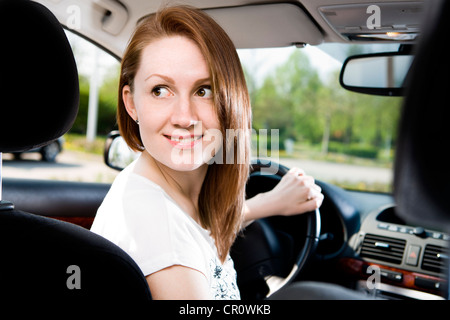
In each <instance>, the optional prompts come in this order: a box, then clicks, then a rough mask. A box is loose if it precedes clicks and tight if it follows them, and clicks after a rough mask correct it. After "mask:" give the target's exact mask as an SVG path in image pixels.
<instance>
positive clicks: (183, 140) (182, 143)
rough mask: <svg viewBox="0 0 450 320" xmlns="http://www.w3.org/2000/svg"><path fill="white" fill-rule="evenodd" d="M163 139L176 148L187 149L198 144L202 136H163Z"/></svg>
mask: <svg viewBox="0 0 450 320" xmlns="http://www.w3.org/2000/svg"><path fill="white" fill-rule="evenodd" d="M164 137H165V138H166V139H167V140H168V141H169V142H170V144H171V145H173V146H174V147H176V148H180V149H189V148H193V147H194V146H195V145H196V144H197V143H199V142H200V141H201V140H202V138H203V135H189V136H175V135H173V136H170V135H164Z"/></svg>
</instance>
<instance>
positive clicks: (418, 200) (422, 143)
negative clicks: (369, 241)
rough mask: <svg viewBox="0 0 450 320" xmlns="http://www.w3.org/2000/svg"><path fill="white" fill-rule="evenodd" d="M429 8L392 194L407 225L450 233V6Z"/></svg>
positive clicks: (407, 100)
mask: <svg viewBox="0 0 450 320" xmlns="http://www.w3.org/2000/svg"><path fill="white" fill-rule="evenodd" d="M427 5H429V8H428V15H426V20H425V21H424V22H423V23H422V25H423V26H425V27H426V30H424V32H422V34H421V37H422V39H421V40H420V42H419V44H418V48H417V51H416V56H415V59H414V62H413V65H412V67H411V68H412V69H411V71H410V74H409V79H408V80H409V81H408V82H407V92H406V96H405V100H404V104H403V113H402V120H401V123H400V127H399V138H398V146H397V154H396V161H395V172H394V194H395V199H396V202H397V205H398V211H399V212H398V213H399V215H400V216H402V217H403V218H404V219H406V220H407V221H411V222H417V223H420V224H421V225H428V226H439V227H440V228H445V229H447V230H450V201H449V197H450V166H449V164H450V161H449V150H450V149H447V148H448V147H449V145H450V104H449V102H448V98H449V90H450V59H449V53H448V43H447V42H448V41H447V40H448V39H449V35H450V24H449V23H448V17H450V1H445V0H444V1H439V2H438V1H427Z"/></svg>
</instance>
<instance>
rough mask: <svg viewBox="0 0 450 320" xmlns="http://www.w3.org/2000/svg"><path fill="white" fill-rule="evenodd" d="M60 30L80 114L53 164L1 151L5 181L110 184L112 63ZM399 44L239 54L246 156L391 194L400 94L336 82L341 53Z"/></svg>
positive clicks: (388, 48) (244, 51) (33, 156)
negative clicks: (355, 89)
mask: <svg viewBox="0 0 450 320" xmlns="http://www.w3.org/2000/svg"><path fill="white" fill-rule="evenodd" d="M67 34H68V37H69V40H70V41H71V44H72V48H73V50H74V53H75V57H76V60H77V65H78V68H79V77H80V110H79V114H78V118H77V120H76V122H75V124H74V126H73V128H72V129H71V130H70V131H69V133H68V134H66V135H65V136H64V137H63V146H62V150H61V152H60V154H59V155H58V156H57V158H56V161H55V162H44V161H41V158H40V156H39V154H38V153H35V154H33V153H26V154H21V155H20V157H19V156H17V155H5V157H4V158H5V164H4V176H5V177H8V176H9V177H22V178H37V179H56V180H75V181H84V182H106V183H110V182H112V181H113V180H114V178H115V176H116V175H117V171H115V170H113V169H110V168H108V167H107V166H106V165H105V164H104V162H103V148H104V144H105V139H106V135H107V134H108V133H109V132H110V131H112V130H115V129H117V126H116V119H115V112H116V105H117V102H116V101H117V85H118V76H119V69H120V64H119V62H118V61H117V60H116V59H114V58H113V57H111V56H109V55H108V54H107V53H105V52H104V51H102V50H101V49H99V48H97V47H95V46H93V45H92V44H90V43H89V42H87V41H85V40H84V39H82V38H80V37H78V36H76V35H74V34H72V33H70V32H67ZM397 49H398V46H386V45H383V46H376V45H346V44H324V45H321V46H318V47H312V46H306V47H305V48H301V49H298V48H295V47H289V48H274V49H242V50H238V54H239V56H240V58H241V61H242V65H243V67H244V71H245V74H246V79H247V84H248V88H249V92H250V96H251V102H252V108H253V129H254V130H253V137H252V146H253V147H252V156H253V157H259V158H262V159H269V158H270V159H272V160H274V161H276V162H279V163H281V164H283V165H285V166H288V167H292V166H297V167H300V168H303V169H304V170H305V171H306V172H307V174H309V175H312V176H314V178H316V179H317V180H322V181H326V182H330V183H333V184H336V185H338V186H341V187H344V188H347V189H356V190H362V191H376V192H391V190H392V162H393V155H394V150H395V141H396V135H397V127H396V126H397V122H398V118H399V113H400V106H401V100H402V99H401V98H397V97H380V96H370V95H364V94H358V93H352V92H350V91H346V90H344V89H343V88H342V87H340V85H339V81H338V78H339V71H340V68H341V66H342V63H343V60H344V59H345V58H346V57H347V56H349V55H353V54H358V53H368V52H374V51H397ZM92 106H95V107H92ZM41 153H42V152H41ZM19 158H20V159H21V160H19Z"/></svg>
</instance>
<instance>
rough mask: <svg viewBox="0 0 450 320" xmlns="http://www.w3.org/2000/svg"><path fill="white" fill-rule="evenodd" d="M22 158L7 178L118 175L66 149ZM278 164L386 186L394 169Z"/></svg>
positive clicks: (98, 160) (107, 178)
mask: <svg viewBox="0 0 450 320" xmlns="http://www.w3.org/2000/svg"><path fill="white" fill-rule="evenodd" d="M22 157H23V158H24V160H20V161H15V160H13V158H12V156H11V155H8V154H5V155H4V163H3V176H4V177H15V178H32V179H54V180H72V181H84V182H106V183H110V182H112V181H113V180H114V178H115V176H116V175H117V173H118V172H117V171H115V170H113V169H111V168H109V167H107V166H106V165H105V164H104V162H103V157H102V156H100V155H91V154H86V153H83V152H76V151H68V150H64V151H63V152H62V153H61V154H60V155H58V158H57V162H56V163H46V162H42V161H38V160H39V157H40V155H39V154H25V155H23V156H22ZM279 162H280V163H282V164H284V165H286V166H288V167H293V166H297V167H300V168H302V169H303V170H305V171H306V173H307V174H309V175H311V176H313V177H314V178H316V179H318V180H323V181H330V182H333V183H336V182H345V183H350V184H356V183H360V182H364V183H368V184H373V183H379V184H383V185H384V184H390V183H391V181H392V170H391V169H387V168H378V167H369V166H361V165H351V164H342V163H332V162H325V161H312V160H303V159H300V160H297V159H288V158H283V159H280V161H279Z"/></svg>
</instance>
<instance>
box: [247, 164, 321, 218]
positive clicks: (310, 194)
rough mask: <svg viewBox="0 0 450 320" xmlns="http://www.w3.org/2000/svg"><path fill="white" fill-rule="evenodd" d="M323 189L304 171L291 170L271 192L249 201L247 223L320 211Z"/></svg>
mask: <svg viewBox="0 0 450 320" xmlns="http://www.w3.org/2000/svg"><path fill="white" fill-rule="evenodd" d="M321 191H322V189H321V188H320V187H319V186H318V185H317V184H315V181H314V178H313V177H311V176H308V175H306V174H305V172H304V171H303V170H302V169H299V168H292V169H290V170H289V171H288V172H287V173H286V174H285V175H284V176H283V177H282V178H281V180H280V182H279V183H278V184H277V185H276V186H275V188H273V189H272V190H270V191H267V192H264V193H260V194H258V195H256V196H255V197H253V198H251V199H249V200H247V202H246V206H247V212H246V216H245V220H246V221H251V220H255V219H260V218H265V217H269V216H272V215H283V216H290V215H296V214H301V213H305V212H310V211H314V210H316V209H318V208H319V207H320V206H321V204H322V201H323V198H324V196H323V194H322V192H321Z"/></svg>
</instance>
